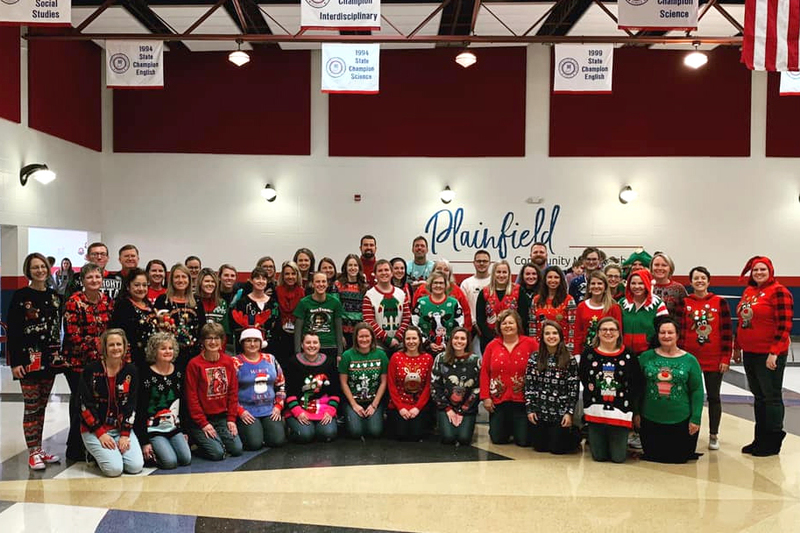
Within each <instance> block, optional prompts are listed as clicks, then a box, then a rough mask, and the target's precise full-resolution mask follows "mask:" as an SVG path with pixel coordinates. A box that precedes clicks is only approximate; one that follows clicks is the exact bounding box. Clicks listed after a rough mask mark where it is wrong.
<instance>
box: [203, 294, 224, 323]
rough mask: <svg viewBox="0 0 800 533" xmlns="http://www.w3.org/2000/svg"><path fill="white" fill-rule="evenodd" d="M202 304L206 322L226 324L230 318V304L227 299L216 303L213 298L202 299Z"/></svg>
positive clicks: (221, 299)
mask: <svg viewBox="0 0 800 533" xmlns="http://www.w3.org/2000/svg"><path fill="white" fill-rule="evenodd" d="M200 303H201V304H202V305H203V312H204V313H205V315H206V322H214V323H216V324H223V325H224V324H225V320H226V319H227V318H228V302H227V301H226V300H225V298H222V297H220V299H219V301H215V300H214V299H213V298H200Z"/></svg>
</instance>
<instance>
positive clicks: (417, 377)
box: [386, 352, 433, 411]
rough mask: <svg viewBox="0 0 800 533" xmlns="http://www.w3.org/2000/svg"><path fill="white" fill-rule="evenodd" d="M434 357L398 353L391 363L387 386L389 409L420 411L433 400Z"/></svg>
mask: <svg viewBox="0 0 800 533" xmlns="http://www.w3.org/2000/svg"><path fill="white" fill-rule="evenodd" d="M432 366H433V357H432V356H431V355H430V354H427V353H423V354H419V355H414V356H411V355H408V354H406V353H405V352H396V353H395V354H394V355H392V359H391V360H390V361H389V371H388V372H387V376H386V379H387V384H388V387H389V409H397V410H400V409H413V408H415V407H416V408H417V409H419V410H420V411H421V410H422V409H423V408H424V407H425V406H426V405H427V404H428V401H429V400H430V399H431V367H432Z"/></svg>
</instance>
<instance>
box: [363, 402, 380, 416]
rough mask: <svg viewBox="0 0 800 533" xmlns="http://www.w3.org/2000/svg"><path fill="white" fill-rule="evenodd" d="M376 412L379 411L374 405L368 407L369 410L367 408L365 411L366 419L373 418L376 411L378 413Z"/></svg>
mask: <svg viewBox="0 0 800 533" xmlns="http://www.w3.org/2000/svg"><path fill="white" fill-rule="evenodd" d="M376 410H377V409H376V408H375V406H374V405H372V404H369V405H368V406H367V408H366V409H364V418H369V417H371V416H372V415H374V414H375V411H376Z"/></svg>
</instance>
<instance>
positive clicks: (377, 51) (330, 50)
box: [322, 44, 381, 94]
mask: <svg viewBox="0 0 800 533" xmlns="http://www.w3.org/2000/svg"><path fill="white" fill-rule="evenodd" d="M380 63H381V45H379V44H323V45H322V92H324V93H344V94H378V79H379V77H380Z"/></svg>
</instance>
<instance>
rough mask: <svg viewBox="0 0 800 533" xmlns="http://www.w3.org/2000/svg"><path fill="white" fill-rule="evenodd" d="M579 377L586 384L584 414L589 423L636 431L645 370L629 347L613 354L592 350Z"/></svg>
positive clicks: (582, 358) (582, 365) (586, 356)
mask: <svg viewBox="0 0 800 533" xmlns="http://www.w3.org/2000/svg"><path fill="white" fill-rule="evenodd" d="M578 374H579V375H580V378H581V383H583V413H584V417H585V418H586V421H587V422H591V423H593V424H606V425H609V426H619V427H625V428H632V427H633V415H634V414H635V413H637V412H638V407H639V403H638V402H639V398H640V396H641V393H640V390H641V389H640V386H641V370H640V368H639V362H638V360H637V358H636V356H635V355H634V354H633V353H632V352H631V351H630V350H628V349H627V348H626V347H625V346H623V347H621V348H620V349H619V350H617V351H615V352H611V353H602V352H600V351H599V350H598V349H596V348H588V349H586V350H585V351H584V352H583V355H582V356H581V362H580V367H579V369H578Z"/></svg>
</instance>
